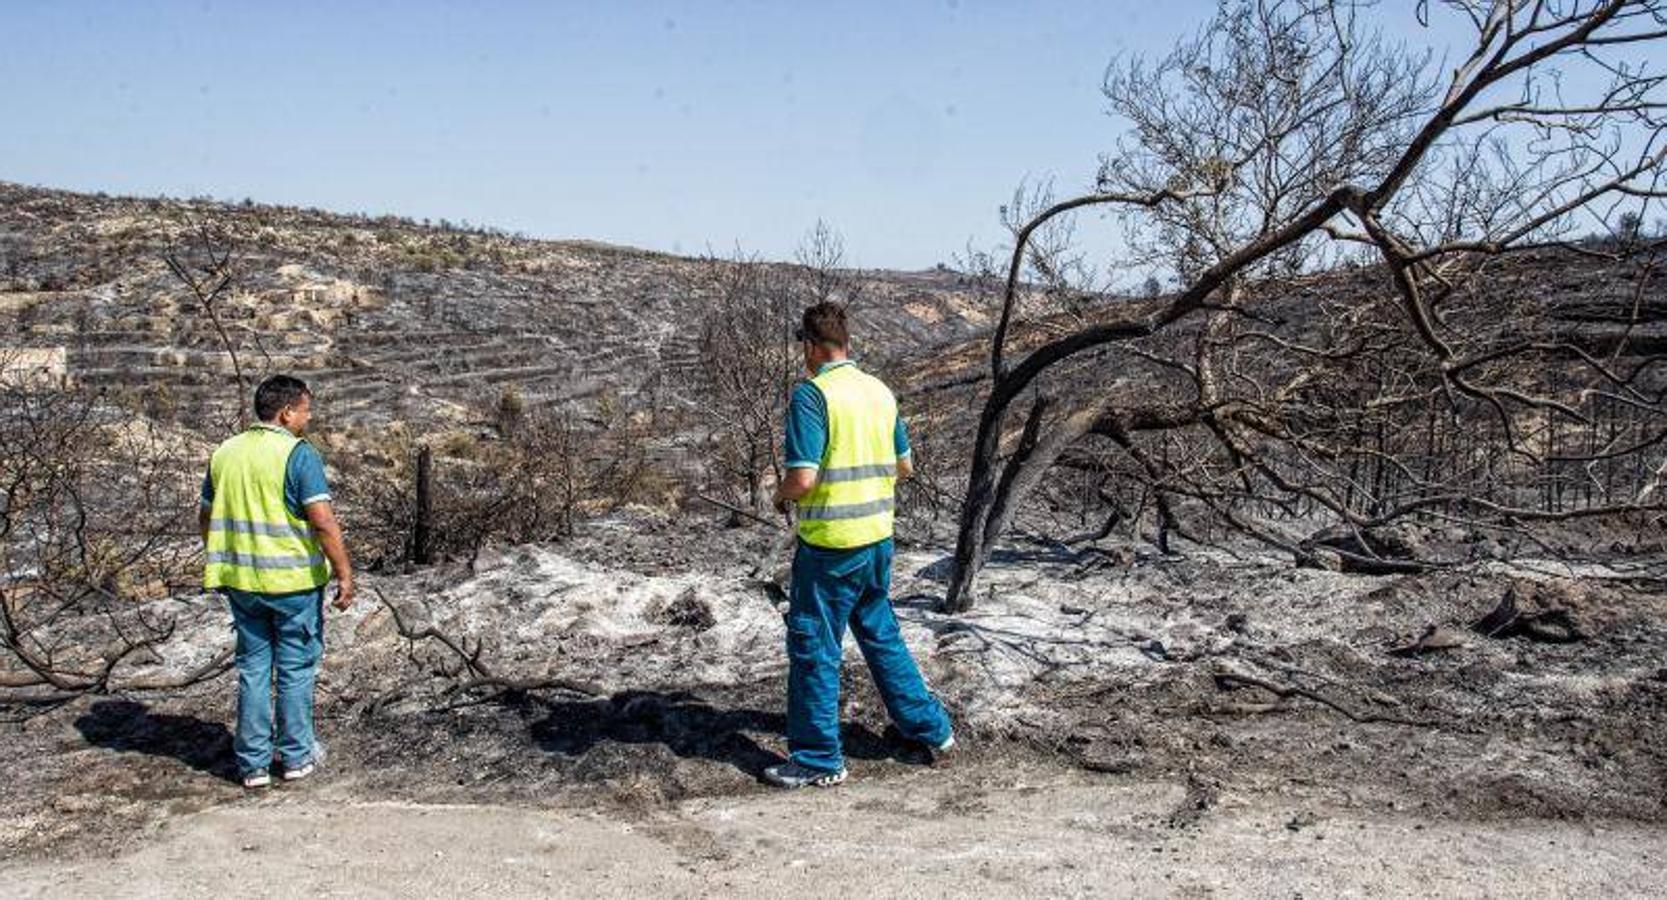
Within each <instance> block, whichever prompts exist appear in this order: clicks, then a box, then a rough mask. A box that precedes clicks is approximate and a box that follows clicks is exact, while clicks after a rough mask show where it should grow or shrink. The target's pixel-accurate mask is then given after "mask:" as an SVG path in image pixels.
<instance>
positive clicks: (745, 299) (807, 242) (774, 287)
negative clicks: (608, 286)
mask: <svg viewBox="0 0 1667 900" xmlns="http://www.w3.org/2000/svg"><path fill="white" fill-rule="evenodd" d="M795 258H796V260H797V262H798V265H794V266H788V265H777V264H770V263H765V262H763V261H761V260H760V259H759V258H758V257H756V256H748V255H745V254H743V253H741V252H740V251H739V250H737V251H736V252H735V253H733V254H731V255H730V256H729V257H727V258H721V257H709V258H708V259H706V260H705V262H704V264H703V267H702V270H701V272H700V276H699V281H698V282H697V283H696V284H694V285H691V289H692V290H694V291H698V292H699V293H701V294H704V295H705V296H706V297H707V298H708V299H707V307H706V311H705V312H704V314H703V315H702V317H701V320H700V323H699V327H700V333H699V344H698V346H699V350H700V356H701V359H700V369H699V372H700V375H699V378H700V386H701V388H702V389H703V391H704V396H702V397H701V398H700V400H699V403H698V406H699V408H700V409H701V410H702V413H703V414H704V415H707V416H709V417H711V419H712V420H713V421H712V429H711V443H712V450H713V451H714V452H713V454H712V458H713V459H714V468H715V470H716V471H715V473H716V475H717V476H718V478H719V480H720V481H721V482H722V484H723V485H724V487H725V488H726V490H728V491H730V492H731V493H730V497H731V499H732V500H734V501H735V502H736V503H737V504H738V505H739V506H742V507H745V508H748V509H755V510H758V511H760V512H763V511H766V510H767V509H768V499H769V489H770V487H771V486H772V485H773V484H774V483H775V482H776V481H777V480H778V479H780V478H781V476H782V460H781V452H780V451H781V440H782V438H781V426H782V420H783V417H784V416H785V414H786V411H787V401H788V397H789V395H790V393H791V392H792V389H793V383H794V381H795V380H797V379H798V378H799V377H801V375H802V374H803V373H802V371H801V370H802V368H803V360H802V359H801V358H800V353H799V345H798V342H796V341H795V340H794V339H793V329H794V328H795V326H797V325H798V320H799V313H800V312H801V311H802V310H803V309H804V308H805V307H808V306H810V305H812V304H815V303H819V302H821V301H824V300H834V301H838V302H841V303H845V304H847V305H850V304H853V303H855V302H857V301H858V300H859V299H860V296H861V282H860V281H859V279H858V278H857V277H855V276H854V275H853V274H852V273H851V272H849V271H848V270H846V269H845V268H844V262H845V249H844V241H843V239H842V238H840V236H839V234H838V233H837V232H836V231H834V230H833V229H832V228H830V227H828V225H826V224H825V223H823V222H817V223H816V225H815V227H813V228H812V229H811V230H810V231H809V232H807V233H806V235H805V237H804V239H803V240H802V241H801V242H800V244H799V247H798V250H797V251H796V253H795ZM689 399H690V401H691V405H696V404H693V402H692V401H693V398H689Z"/></svg>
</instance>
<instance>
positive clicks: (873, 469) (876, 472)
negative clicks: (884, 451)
mask: <svg viewBox="0 0 1667 900" xmlns="http://www.w3.org/2000/svg"><path fill="white" fill-rule="evenodd" d="M896 477H897V464H896V463H877V464H875V465H872V466H840V467H839V468H837V469H823V470H822V471H821V472H819V473H817V475H816V480H817V481H826V482H828V483H829V484H832V483H834V482H837V481H861V480H863V479H864V478H896Z"/></svg>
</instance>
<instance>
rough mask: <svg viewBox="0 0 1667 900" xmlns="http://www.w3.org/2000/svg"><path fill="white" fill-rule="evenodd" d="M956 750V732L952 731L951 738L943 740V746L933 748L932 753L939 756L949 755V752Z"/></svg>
mask: <svg viewBox="0 0 1667 900" xmlns="http://www.w3.org/2000/svg"><path fill="white" fill-rule="evenodd" d="M954 749H955V732H953V731H951V732H950V733H949V737H946V738H944V739H943V743H941V744H939V745H937V746H936V747H933V748H932V752H933V753H937V754H939V755H942V754H944V753H948V752H949V751H951V750H954Z"/></svg>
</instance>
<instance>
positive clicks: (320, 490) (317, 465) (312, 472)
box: [202, 424, 330, 519]
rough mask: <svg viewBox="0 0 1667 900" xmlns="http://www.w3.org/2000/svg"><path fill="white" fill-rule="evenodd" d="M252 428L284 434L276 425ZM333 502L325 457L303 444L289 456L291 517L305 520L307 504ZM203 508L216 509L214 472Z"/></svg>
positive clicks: (287, 501)
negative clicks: (325, 475) (326, 479)
mask: <svg viewBox="0 0 1667 900" xmlns="http://www.w3.org/2000/svg"><path fill="white" fill-rule="evenodd" d="M251 427H254V428H266V429H270V430H274V431H283V429H281V428H277V427H276V426H272V425H264V424H258V425H254V426H251ZM284 433H285V434H288V433H289V432H287V431H285V432H284ZM329 499H330V485H329V484H327V483H326V482H325V480H324V457H323V456H320V455H319V452H318V448H316V447H314V446H313V445H312V444H309V443H307V442H306V441H301V442H300V443H298V444H296V445H295V449H294V450H291V451H290V452H289V463H288V464H287V465H286V466H285V468H284V505H285V506H288V507H289V511H290V514H291V515H293V516H295V517H296V518H297V519H305V518H306V517H307V513H306V508H307V504H309V503H318V502H320V501H328V500H329ZM202 504H203V507H204V508H205V509H206V508H208V507H212V506H213V505H214V472H213V470H212V469H210V470H209V471H208V472H207V473H205V474H204V475H203V499H202Z"/></svg>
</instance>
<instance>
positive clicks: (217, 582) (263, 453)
mask: <svg viewBox="0 0 1667 900" xmlns="http://www.w3.org/2000/svg"><path fill="white" fill-rule="evenodd" d="M255 415H256V417H257V418H259V419H260V421H259V422H257V423H255V424H254V425H252V426H250V427H249V428H248V429H247V430H245V431H244V432H242V433H241V434H237V435H234V436H233V437H231V438H228V439H227V440H226V441H225V442H224V443H222V444H221V445H220V446H219V448H218V449H216V450H215V451H214V457H213V460H212V461H211V462H210V463H209V471H208V475H207V476H206V477H204V479H203V491H202V505H201V507H200V509H199V511H198V514H197V524H198V527H199V528H200V530H201V531H202V535H203V544H204V547H205V551H206V552H205V556H206V560H207V564H206V566H205V568H204V573H203V586H204V587H205V588H208V589H210V590H218V591H219V592H221V593H222V594H223V595H225V597H226V602H227V605H229V606H230V607H231V612H232V620H233V623H234V625H235V627H236V630H237V652H236V658H237V675H238V678H237V737H236V740H235V741H234V742H233V745H232V749H233V752H234V753H235V755H236V757H237V765H238V769H239V774H240V777H241V778H242V781H243V786H244V787H247V788H263V787H266V786H268V785H270V784H271V783H272V773H271V768H272V756H273V751H274V747H273V740H272V732H273V707H272V696H273V693H274V684H275V685H276V693H277V700H278V703H277V730H278V732H279V734H278V741H277V747H276V751H277V755H278V757H279V759H280V760H281V761H282V763H283V777H284V780H285V781H295V780H298V779H301V778H305V777H307V776H308V775H311V774H312V773H313V771H314V770H315V769H316V768H317V766H318V765H319V763H321V762H323V746H322V745H321V744H320V743H319V742H318V739H317V737H316V736H315V735H314V733H313V682H314V679H315V677H316V676H317V674H318V663H319V659H320V658H321V657H322V656H323V655H324V585H325V584H326V583H327V582H328V581H329V580H330V573H331V571H332V570H334V572H335V574H336V580H337V584H338V593H337V595H336V600H335V607H336V608H337V609H340V610H345V609H347V608H348V607H349V606H351V605H352V604H353V566H352V563H351V561H350V560H349V559H348V556H347V546H346V545H345V544H344V543H343V542H342V534H341V527H340V526H339V525H338V524H337V523H336V516H335V512H334V510H333V509H332V507H331V504H330V488H329V486H328V485H327V484H326V483H325V479H324V460H323V459H322V458H321V457H320V456H319V454H318V451H317V450H315V449H314V448H313V446H312V445H311V444H309V443H307V442H306V441H304V440H302V439H301V434H302V432H304V431H305V430H306V427H307V422H308V421H309V420H310V419H311V418H312V393H311V392H310V391H308V390H307V385H306V384H305V383H303V382H302V381H301V380H300V379H297V378H291V377H289V376H287V375H274V376H272V377H271V378H268V379H266V380H265V381H263V382H261V384H260V387H259V388H257V389H256V390H255ZM326 560H328V565H326Z"/></svg>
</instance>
